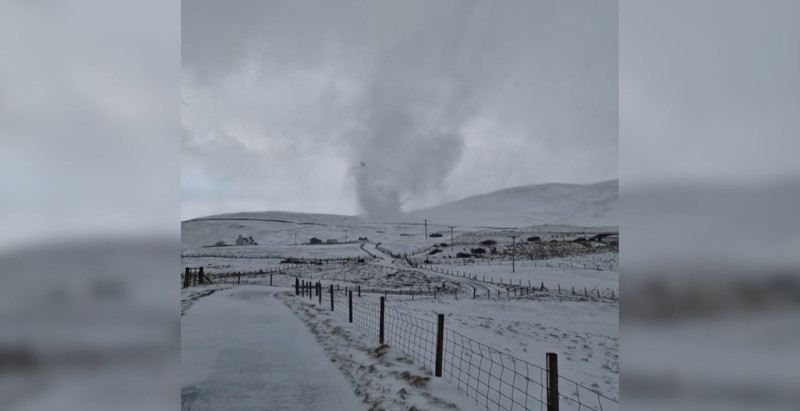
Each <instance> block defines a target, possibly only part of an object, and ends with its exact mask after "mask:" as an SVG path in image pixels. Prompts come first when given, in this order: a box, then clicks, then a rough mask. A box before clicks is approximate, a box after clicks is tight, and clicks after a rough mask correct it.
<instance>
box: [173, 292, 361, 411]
mask: <svg viewBox="0 0 800 411" xmlns="http://www.w3.org/2000/svg"><path fill="white" fill-rule="evenodd" d="M274 293H275V289H274V288H267V287H260V286H242V287H235V288H232V289H227V290H222V291H217V292H215V293H214V294H211V295H209V296H207V297H204V298H201V299H199V300H198V301H197V302H196V303H195V304H194V305H193V306H192V307H191V309H190V310H188V312H187V313H186V315H185V316H184V317H183V318H182V319H181V368H182V374H183V375H182V380H181V408H182V409H183V410H197V411H200V410H251V409H252V410H266V409H268V410H320V409H329V410H361V409H365V407H364V405H363V404H362V403H361V401H359V399H358V398H357V397H356V395H355V394H354V393H353V391H352V388H351V386H350V384H349V383H348V381H347V380H346V379H345V377H344V376H343V375H342V374H341V373H340V372H339V370H338V369H337V368H336V367H335V365H334V364H333V363H331V361H330V360H329V359H328V358H327V357H326V355H325V353H324V351H323V349H322V347H320V346H319V344H317V342H316V341H315V339H314V336H313V335H312V334H311V333H310V332H309V330H308V329H307V328H306V326H305V324H304V323H303V322H302V321H301V320H300V319H299V318H298V317H297V316H296V315H295V314H294V313H292V312H291V311H290V310H289V309H288V308H287V307H286V306H285V305H284V304H283V303H282V302H280V301H279V300H277V299H276V298H275V296H274Z"/></svg>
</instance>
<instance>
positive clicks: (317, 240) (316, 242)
mask: <svg viewBox="0 0 800 411" xmlns="http://www.w3.org/2000/svg"><path fill="white" fill-rule="evenodd" d="M308 243H309V244H322V240H320V239H319V238H317V237H311V240H309V242H308Z"/></svg>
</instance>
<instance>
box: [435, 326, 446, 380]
mask: <svg viewBox="0 0 800 411" xmlns="http://www.w3.org/2000/svg"><path fill="white" fill-rule="evenodd" d="M443 357H444V314H439V315H437V324H436V366H435V371H436V373H435V374H434V375H435V376H437V377H441V376H442V358H443Z"/></svg>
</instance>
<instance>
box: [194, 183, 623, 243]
mask: <svg viewBox="0 0 800 411" xmlns="http://www.w3.org/2000/svg"><path fill="white" fill-rule="evenodd" d="M618 189H619V181H618V180H613V181H607V182H602V183H596V184H588V185H578V184H540V185H528V186H520V187H512V188H508V189H504V190H500V191H495V192H492V193H488V194H483V195H479V196H475V197H469V198H465V199H462V200H458V201H455V202H452V203H447V204H443V205H440V206H436V207H431V208H426V209H422V210H417V211H412V212H410V213H406V214H405V215H404V216H401V217H399V218H398V219H397V221H382V222H368V221H366V220H365V219H363V218H361V217H359V216H343V215H333V214H306V213H294V212H286V211H264V212H241V213H231V214H222V215H214V216H208V217H201V218H197V219H193V220H189V221H184V222H182V224H181V233H182V243H183V246H184V248H185V249H186V248H197V247H202V246H206V245H212V244H214V243H216V242H217V241H225V242H227V243H228V244H233V242H234V241H235V239H236V238H237V236H239V235H240V234H241V235H245V236H250V235H252V236H253V238H254V239H255V241H257V242H258V243H259V245H260V246H268V247H272V248H274V247H286V246H290V245H293V244H294V243H295V235H297V242H298V243H306V242H308V241H309V239H310V238H311V237H317V238H319V239H321V240H323V241H325V240H327V239H336V240H338V241H340V242H342V241H344V240H345V236H346V238H347V239H348V240H356V239H358V237H368V238H369V239H370V240H372V241H373V242H376V241H383V242H385V243H386V244H389V243H390V242H393V241H397V240H398V238H400V237H399V235H401V234H404V235H405V236H404V237H402V240H403V243H404V244H405V245H407V246H408V247H414V246H416V245H417V244H416V243H417V242H418V243H419V245H423V244H425V239H424V234H423V233H424V229H423V228H422V222H423V220H425V219H427V220H428V224H429V229H430V230H431V232H433V231H434V230H437V231H441V230H442V229H444V227H445V226H447V225H456V226H458V228H457V229H456V230H455V233H456V234H458V233H461V232H464V231H475V230H479V229H481V228H512V227H513V228H529V227H536V226H543V225H547V226H569V227H618V226H619V221H618V213H617V209H618V205H619V193H618ZM406 243H407V244H406ZM341 247H347V246H341ZM351 248H353V250H352V253H351V254H358V246H357V245H355V244H353V245H352V247H351Z"/></svg>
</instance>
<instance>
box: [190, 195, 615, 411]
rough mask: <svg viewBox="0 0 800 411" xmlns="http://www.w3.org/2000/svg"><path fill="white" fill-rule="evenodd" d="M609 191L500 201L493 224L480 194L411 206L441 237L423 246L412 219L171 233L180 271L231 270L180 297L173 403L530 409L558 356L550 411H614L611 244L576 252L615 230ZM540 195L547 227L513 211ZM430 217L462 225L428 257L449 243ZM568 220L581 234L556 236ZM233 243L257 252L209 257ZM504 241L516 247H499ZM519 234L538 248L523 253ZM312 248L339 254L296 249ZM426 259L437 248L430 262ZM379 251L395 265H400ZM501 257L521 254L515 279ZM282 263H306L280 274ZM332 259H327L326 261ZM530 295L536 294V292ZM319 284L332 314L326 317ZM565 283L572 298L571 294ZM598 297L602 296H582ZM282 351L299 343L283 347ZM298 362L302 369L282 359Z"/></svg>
mask: <svg viewBox="0 0 800 411" xmlns="http://www.w3.org/2000/svg"><path fill="white" fill-rule="evenodd" d="M598 187H599V188H598ZM609 187H610V186H609V185H608V184H606V185H602V184H601V185H600V186H597V187H593V188H592V189H591V190H589V191H591V193H589V194H586V196H584V199H586V198H589V199H591V198H597V199H600V200H598V201H599V203H598V205H597V207H593V206H592V204H593V203H592V202H591V201H579V200H580V197H581V196H580V195H577V194H575V193H569V192H568V191H569V190H568V189H565V188H564V187H560V186H558V187H555V186H552V187H544V188H541V187H540V188H537V189H532V190H521V191H520V190H517V191H514V190H512V191H510V192H509V191H507V190H505V191H502V192H498V193H499V194H497V195H496V196H495V197H494V200H495V201H500V202H501V203H502V202H503V201H506V202H508V203H509V204H513V205H514V206H513V207H512V206H509V207H505V206H503V207H505V208H503V207H501V208H502V209H503V210H504V211H503V213H502V215H501V214H497V213H486V212H483V213H482V212H481V210H482V207H487V206H488V205H489V203H491V201H490V200H491V198H490V199H489V200H487V199H486V198H479V199H477V200H475V199H474V201H467V202H461V204H460V205H458V206H455V208H453V207H445V208H434V209H429V210H427V211H425V210H423V211H425V213H422V214H419V216H423V215H424V217H425V218H429V219H430V220H431V221H429V222H428V226H427V229H428V233H429V234H432V233H440V234H442V237H433V238H431V237H428V238H426V237H425V235H424V233H425V225H424V223H423V222H422V221H419V220H418V219H417V218H416V217H419V216H418V215H416V214H409V215H407V216H406V217H407V218H408V220H409V221H412V222H400V223H391V222H366V221H364V220H363V219H362V218H360V217H348V216H333V215H321V214H300V213H288V212H266V213H238V214H230V215H223V216H213V217H209V218H205V219H196V220H191V221H185V222H183V223H182V232H183V236H182V243H183V250H182V258H181V261H182V266H183V267H184V268H185V267H191V268H198V267H204V270H205V272H206V273H207V274H210V275H212V274H221V273H244V274H242V275H233V276H227V277H225V278H219V277H214V276H212V278H216V283H215V284H212V285H201V286H195V287H190V288H188V289H184V290H182V294H181V300H182V301H181V303H182V307H181V308H182V316H183V321H182V329H183V332H184V335H185V336H186V337H185V338H184V339H183V349H184V352H185V353H186V354H185V355H184V358H183V359H182V361H183V363H184V364H185V365H184V378H183V391H182V402H183V403H184V405H186V406H188V407H190V408H191V409H204V407H205V408H209V407H210V408H213V407H219V406H222V405H223V404H225V405H226V406H227V405H229V404H230V401H235V399H234V398H237V396H241V397H242V398H245V399H243V400H242V401H245V403H246V404H249V405H255V404H260V403H262V402H263V401H273V400H271V399H270V398H271V397H270V396H277V397H276V398H278V399H279V402H277V403H272V404H273V406H272V407H270V406H267V405H265V407H267V408H270V409H295V408H292V404H293V401H295V399H294V398H295V396H298V395H299V396H302V395H311V396H315V395H317V394H313V393H312V394H309V392H308V391H307V389H306V388H302V386H303V384H310V385H311V386H314V387H317V388H318V389H319V390H321V391H320V392H328V393H331V394H330V395H331V396H332V401H334V402H336V401H339V404H349V405H347V409H359V408H365V409H386V410H395V409H396V410H408V409H465V410H471V409H476V410H482V409H498V408H506V409H541V408H542V402H541V401H543V399H544V397H543V393H542V391H541V390H539V391H537V389H538V388H536V387H539V388H541V384H542V383H543V381H544V380H543V379H542V378H543V375H544V374H542V373H543V372H544V371H543V367H545V364H546V362H545V354H546V353H550V352H553V353H557V354H558V356H559V378H560V379H562V382H561V383H560V387H561V389H560V392H561V394H562V396H563V397H564V398H563V401H562V402H561V409H563V410H567V409H578V408H581V409H598V410H599V409H603V410H613V409H618V400H619V323H618V316H619V273H618V268H617V267H618V251H617V250H618V246H617V245H616V243H614V244H609V243H607V242H600V241H586V240H587V239H589V238H591V237H593V236H594V235H596V234H600V233H611V232H616V231H617V227H616V226H614V225H613V224H611V223H613V221H615V214H614V213H610V214H609V213H607V211H608V210H607V208H608V206H609V204H613V203H614V200H613V197H614V196H613V195H611V194H610V193H606V194H602V195H601V194H598V192H597V190H599V189H603V190H607V189H609ZM613 188H614V190H616V187H615V186H614V187H613ZM542 190H543V191H542ZM565 190H566V191H565ZM592 190H594V191H592ZM601 191H602V190H601ZM542 192H545V193H549V194H548V195H551V196H552V198H550V200H552V201H555V202H550V203H548V202H544V203H543V204H545V205H544V206H546V208H547V210H544V211H546V213H545V214H546V218H545V217H542V215H538V217H537V215H536V213H535V212H531V210H530V209H528V208H526V207H522V208H519V209H518V210H517V211H516V212H514V211H513V210H514V209H515V208H514V207H516V206H518V205H521V204H523V203H525V204H529V203H530V198H531V196H532V195H533V194H531V193H539V194H541V193H542ZM592 193H593V194H592ZM520 196H521V197H520ZM592 196H594V197H592ZM490 197H491V196H490ZM558 199H562V200H564V199H569V201H572V202H573V203H574V204H573V203H570V204H571V205H570V207H566V209H569V210H573V211H570V212H571V213H572V214H569V213H566V214H565V213H563V212H561V211H559V210H560V209H559V207H558V204H561V203H559V201H560V200H558ZM550 200H548V201H550ZM557 200H558V201H557ZM564 201H566V200H564ZM457 203H459V202H457ZM457 203H452V204H457ZM452 204H451V206H452ZM561 205H562V206H563V204H561ZM544 206H543V207H544ZM611 208H612V209H613V207H611ZM437 210H438V211H440V212H441V213H439V214H438V215H437ZM442 210H444V211H442ZM459 210H460V211H459ZM484 211H485V210H484ZM540 211H541V210H540ZM559 213H560V214H559ZM575 213H578V214H575ZM443 214H447V217H449V218H450V221H452V222H451V224H457V223H461V224H462V226H460V227H455V228H454V229H453V239H454V240H455V241H454V244H453V247H452V248H451V247H449V246H446V247H442V246H439V247H438V248H437V245H439V244H440V243H449V242H450V241H451V239H450V229H449V228H448V226H447V225H446V224H445V223H443V220H444V219H443V217H444V215H443ZM570 215H572V216H573V217H575V218H576V219H577V220H580V222H581V223H582V224H584V225H581V226H570V225H569V222H570V221H569V219H570ZM592 215H595V216H597V218H595V219H594V220H592V218H590V217H591V216H592ZM578 217H579V218H578ZM440 218H442V221H437V220H438V219H440ZM470 219H472V220H470ZM414 220H417V221H414ZM545 220H546V221H545ZM577 220H576V221H577ZM470 221H471V222H472V223H471V224H466V223H469V222H470ZM532 222H533V223H537V222H538V223H543V224H550V225H539V226H535V225H532V224H531V223H532ZM497 223H502V225H501V224H497ZM513 227H519V228H516V229H515V228H513ZM240 235H241V236H244V237H249V236H252V237H253V239H254V240H255V241H256V242H257V243H258V245H248V246H211V247H209V246H210V245H214V244H215V243H217V244H219V242H221V241H224V242H226V243H227V244H232V243H234V242H235V240H236V238H237V237H238V236H240ZM507 235H519V236H520V238H518V239H517V242H516V243H514V245H513V246H512V241H511V239H510V238H508V237H507ZM532 236H536V237H539V240H536V241H522V240H525V239H526V238H527V237H532ZM312 237H313V238H317V239H320V240H321V241H323V242H326V241H327V240H336V242H337V243H336V244H315V245H310V244H307V243H308V242H309V241H310V239H311V238H312ZM359 238H362V240H360V241H359ZM489 239H491V240H493V241H495V244H492V245H491V247H484V246H483V245H481V244H480V243H481V242H482V241H486V240H489ZM354 240H355V241H354ZM345 241H347V242H346V243H345ZM520 241H522V242H521V243H520ZM448 245H449V244H448ZM476 247H484V248H486V251H487V252H486V254H485V255H481V256H479V257H478V258H455V257H456V253H458V252H465V251H466V252H472V249H473V248H476ZM434 249H439V250H441V251H439V252H437V253H436V254H434V255H430V254H428V253H429V252H430V251H432V250H434ZM382 250H384V251H382ZM389 252H391V253H395V254H407V255H408V260H406V259H405V258H396V257H392V256H390V255H389ZM512 255H513V256H515V258H516V256H517V255H519V256H520V258H519V259H518V260H517V261H516V264H515V268H514V269H513V272H512V266H511V261H510V259H511V256H512ZM404 257H405V256H404ZM288 258H293V259H303V260H304V261H303V262H302V263H300V264H282V262H284V263H285V262H286V261H287V260H286V259H288ZM335 259H340V260H339V261H331V260H335ZM341 259H349V260H347V261H343V260H341ZM358 259H362V261H358ZM426 259H427V260H428V263H425V260H426ZM409 261H410V262H411V264H409ZM276 268H284V270H283V271H282V272H280V273H275V274H274V275H272V276H271V278H272V285H273V286H272V287H268V286H267V285H268V284H269V281H270V275H269V274H253V273H257V272H258V271H259V270H265V271H266V270H270V269H276ZM247 273H250V274H247ZM501 279H502V284H501ZM296 280H300V281H305V282H320V283H321V284H322V287H323V291H324V292H323V295H322V300H323V301H322V303H320V301H319V297H317V296H314V297H312V298H309V297H308V296H306V297H298V296H295V289H294V285H295V281H296ZM528 282H530V285H531V286H532V288H528ZM509 283H510V285H509ZM541 283H544V285H545V286H546V287H547V290H539V289H538V287H539V286H540V284H541ZM331 286H333V287H334V290H335V291H334V300H335V301H334V302H335V303H336V306H337V310H335V311H334V312H331V311H330V308H329V305H330V294H329V292H330V287H331ZM559 286H560V288H561V292H558V287H559ZM358 287H360V288H361V290H362V296H361V297H358V296H357V295H356V297H355V300H356V301H355V302H354V310H355V311H356V312H358V313H359V314H357V315H356V317H357V318H356V319H355V320H354V323H352V324H351V323H349V322H348V321H347V314H346V311H343V310H344V307H346V306H347V304H346V295H347V294H346V292H345V290H357V289H358ZM573 287H574V288H575V290H576V291H577V295H572V293H571V291H572V288H573ZM523 288H524V290H523ZM584 290H587V291H588V297H584V292H585V291H584ZM598 291H599V292H600V293H601V295H602V298H596V297H597V294H596V293H597V292H598ZM380 296H386V306H387V310H389V311H388V312H390V313H391V314H389V315H388V318H387V330H386V333H387V341H386V343H387V345H380V344H379V342H378V337H377V317H376V316H377V311H376V309H375V307H377V306H378V301H379V297H380ZM473 296H474V297H477V298H473ZM611 296H614V297H615V298H612V297H611ZM276 304H277V305H276ZM265 307H268V310H267V312H264V309H265ZM287 314H288V315H287ZM437 314H444V315H445V327H446V337H445V358H446V361H445V367H444V368H445V376H444V377H442V378H436V377H433V376H432V363H431V350H432V348H431V347H432V345H431V344H433V343H434V342H433V340H432V339H431V335H432V334H431V332H432V331H431V324H434V322H435V321H436V317H437ZM373 316H375V317H374V318H373ZM304 323H305V324H304ZM410 324H417V325H415V326H414V327H417V328H414V327H412V326H411V325H410ZM419 324H422V326H421V327H422V328H419V327H420V326H419ZM426 327H427V328H426ZM414 329H416V330H417V331H413V330H414ZM267 330H268V331H267ZM413 333H416V334H419V335H416V337H415V338H416V340H414V341H412V339H411V338H410V337H409V335H412V334H413ZM273 334H280V336H273ZM282 334H285V335H282ZM423 336H424V338H423ZM290 340H291V341H295V340H296V341H298V343H297V347H293V346H292V345H293V344H295V343H294V342H290ZM280 345H286V347H281V346H280ZM476 347H477V348H476ZM476 350H477V351H476ZM487 353H488V354H487ZM448 355H449V357H448ZM308 356H310V357H311V358H312V359H313V361H311V360H309V359H308V358H299V359H297V361H292V359H293V358H296V357H308ZM322 358H326V360H324V361H323V360H322ZM448 358H449V359H448ZM320 362H323V363H325V364H326V366H325V367H323V368H325V370H324V371H322V375H324V376H326V377H325V379H327V380H330V381H332V383H331V384H332V385H330V386H323V385H324V383H323V382H322V381H321V380H320V379H319V378H318V377H316V376H313V377H309V376H307V373H308V372H310V370H312V369H313V367H314V365H313V364H312V363H320ZM448 367H449V368H448ZM515 367H523V368H524V369H525V370H526V371H525V372H522V371H521V370H522V368H520V369H515ZM278 369H280V370H281V371H282V372H283V373H284V374H285V375H288V376H289V378H288V380H289V381H291V382H292V383H291V384H290V383H288V382H284V381H282V382H281V384H280V386H281V387H284V388H285V390H284V389H281V390H276V389H275V387H271V386H270V385H271V384H272V383H273V382H274V381H272V380H269V379H264V377H263V376H264V375H271V374H274V373H277V370H278ZM236 370H239V371H236ZM242 370H244V371H242ZM259 370H263V373H260V371H259ZM504 370H505V371H504ZM242 373H243V374H242ZM525 373H529V374H530V375H527V374H525ZM239 374H242V375H244V377H246V378H244V377H243V376H242V375H239ZM275 375H277V374H275ZM243 378H244V379H243ZM245 380H246V381H245ZM523 383H524V384H525V386H521V385H520V384H523ZM537 384H538V385H537ZM292 385H298V386H299V388H298V387H294V386H292ZM288 386H292V387H290V388H286V387H288ZM343 387H346V388H343ZM331 390H333V391H335V392H336V393H332V391H331ZM279 391H280V392H279ZM284 391H285V392H284ZM340 391H346V392H340ZM304 393H305V394H304ZM492 393H495V394H496V395H495V394H492ZM315 398H316V397H315ZM354 399H355V400H357V401H358V402H359V405H358V406H354V405H353V403H352V401H353V400H354ZM314 401H317V400H314ZM314 401H312V402H311V404H317V405H319V404H321V403H319V402H314ZM263 403H264V404H270V403H268V402H263ZM579 403H580V404H579ZM326 405H327V406H329V407H330V406H331V404H329V403H326ZM343 406H344V405H343ZM303 407H305V405H304V406H303ZM303 407H300V408H299V409H304V408H303ZM334 408H335V407H334ZM307 409H310V408H307Z"/></svg>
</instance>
